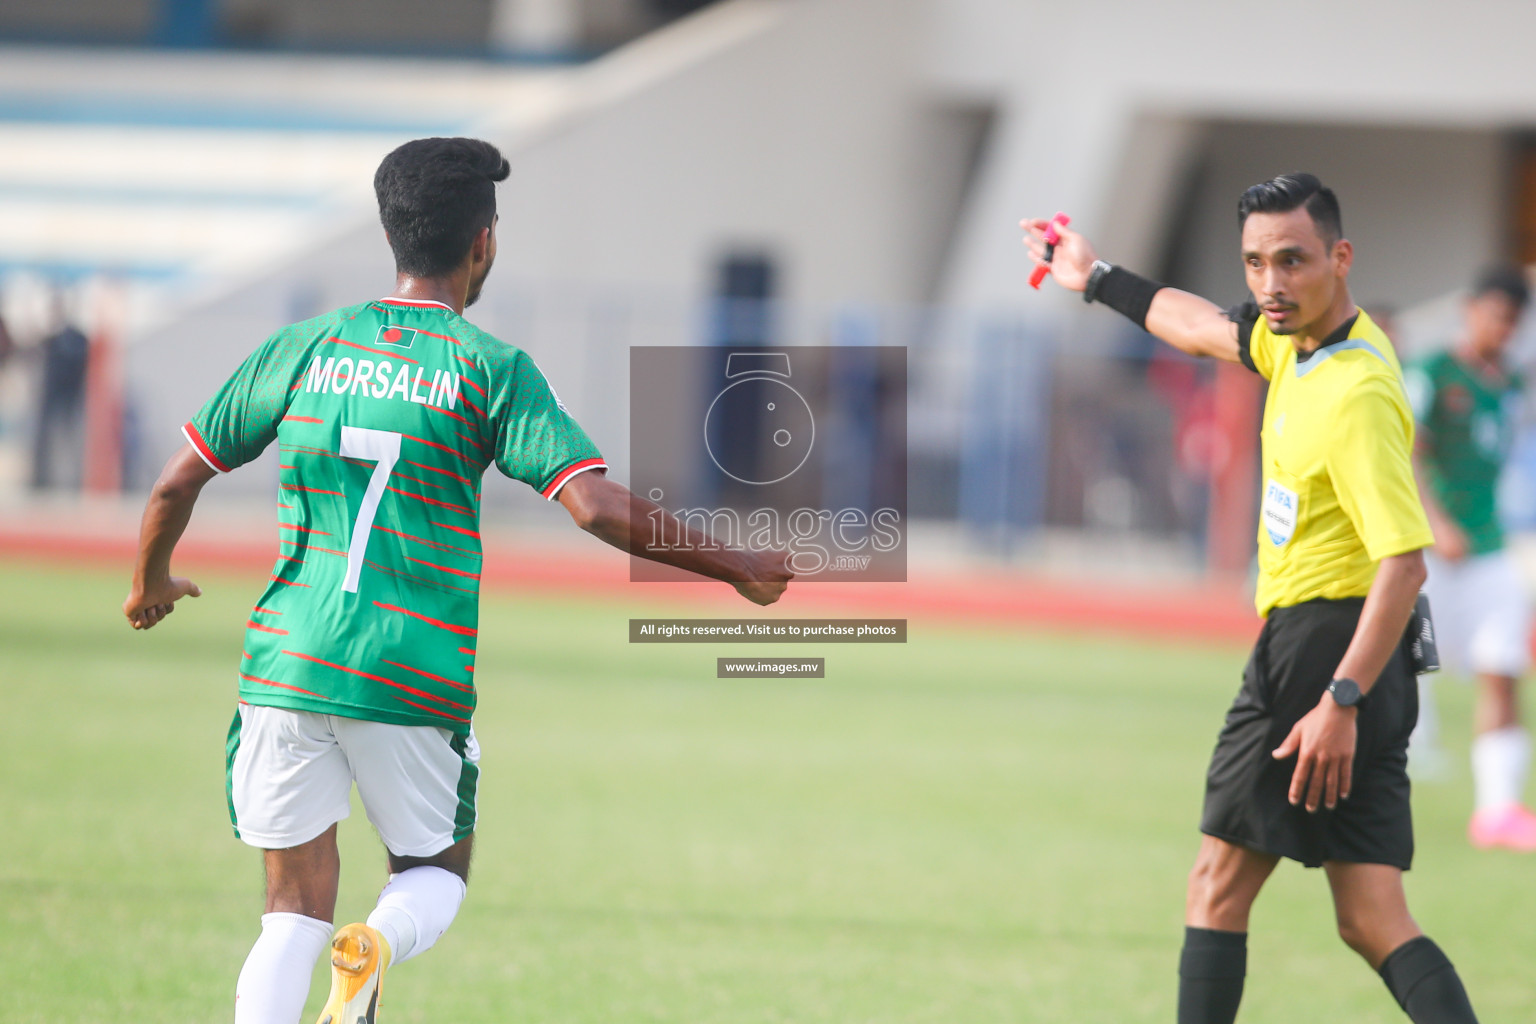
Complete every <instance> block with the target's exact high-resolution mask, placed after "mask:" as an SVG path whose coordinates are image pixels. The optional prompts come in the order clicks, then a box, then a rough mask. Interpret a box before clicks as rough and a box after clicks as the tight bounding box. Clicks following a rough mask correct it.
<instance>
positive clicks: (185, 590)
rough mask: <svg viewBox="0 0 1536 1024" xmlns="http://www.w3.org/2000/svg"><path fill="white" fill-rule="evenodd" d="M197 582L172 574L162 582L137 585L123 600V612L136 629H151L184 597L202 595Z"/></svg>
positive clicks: (174, 608) (173, 609)
mask: <svg viewBox="0 0 1536 1024" xmlns="http://www.w3.org/2000/svg"><path fill="white" fill-rule="evenodd" d="M202 596H203V591H202V588H201V587H199V586H198V585H197V584H196V583H193V582H192V581H191V580H189V579H186V578H185V577H182V576H171V577H168V578H167V579H165V580H164V581H163V582H161V583H157V584H153V585H143V586H135V587H134V588H133V591H132V592H131V593H129V595H128V599H127V600H125V601H124V602H123V614H124V615H126V616H127V617H128V624H129V625H131V626H132V627H133V628H134V629H149V628H150V627H151V626H153V625H154V624H155V623H157V622H159V621H160V620H161V619H163V618H165V617H166V616H167V615H169V614H171V612H173V611H175V610H176V602H177V601H180V600H181V599H182V598H184V597H202Z"/></svg>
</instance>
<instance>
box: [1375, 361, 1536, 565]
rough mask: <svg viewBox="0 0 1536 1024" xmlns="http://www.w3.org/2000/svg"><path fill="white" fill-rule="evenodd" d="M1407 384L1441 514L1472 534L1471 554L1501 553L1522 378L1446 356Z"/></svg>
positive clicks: (1417, 370) (1418, 368)
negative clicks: (1504, 477) (1507, 466)
mask: <svg viewBox="0 0 1536 1024" xmlns="http://www.w3.org/2000/svg"><path fill="white" fill-rule="evenodd" d="M1404 383H1405V384H1406V385H1407V388H1408V396H1409V400H1410V401H1411V402H1412V403H1413V412H1414V417H1415V418H1416V419H1417V420H1418V422H1419V430H1418V437H1419V449H1420V453H1421V457H1422V459H1423V462H1424V466H1425V469H1426V470H1427V475H1428V477H1429V485H1430V487H1431V488H1432V489H1433V490H1434V494H1435V497H1436V498H1438V499H1439V501H1440V506H1441V508H1443V509H1445V511H1446V514H1447V515H1449V516H1450V517H1451V519H1452V520H1453V521H1454V522H1455V523H1456V525H1457V526H1460V527H1461V529H1462V530H1463V532H1465V533H1466V535H1467V542H1468V544H1469V546H1470V549H1471V553H1472V554H1474V555H1481V554H1487V553H1489V552H1492V551H1498V550H1499V549H1500V548H1502V547H1503V546H1504V528H1503V525H1502V524H1501V523H1500V521H1499V501H1498V495H1499V477H1500V474H1501V473H1502V472H1503V469H1504V462H1505V459H1506V458H1508V456H1509V450H1510V447H1511V445H1512V444H1513V443H1514V437H1515V428H1516V425H1517V423H1516V421H1517V413H1516V409H1517V405H1518V400H1519V396H1520V391H1521V388H1522V382H1521V380H1520V378H1519V377H1518V376H1515V375H1514V374H1506V375H1504V376H1502V377H1489V376H1485V375H1484V374H1482V373H1479V372H1478V371H1476V370H1474V369H1472V368H1471V367H1468V366H1466V365H1465V364H1463V363H1462V362H1461V360H1459V359H1457V358H1456V356H1455V354H1454V353H1452V352H1449V351H1446V352H1438V353H1436V354H1435V355H1432V356H1429V357H1428V358H1426V359H1423V360H1421V361H1419V362H1417V363H1415V364H1414V365H1412V366H1410V367H1409V368H1408V370H1407V371H1406V372H1405V374H1404Z"/></svg>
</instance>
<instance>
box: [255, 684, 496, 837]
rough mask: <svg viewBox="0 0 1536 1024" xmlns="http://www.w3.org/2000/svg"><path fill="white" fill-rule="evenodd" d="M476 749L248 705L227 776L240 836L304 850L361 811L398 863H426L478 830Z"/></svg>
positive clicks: (389, 728)
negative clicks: (354, 798)
mask: <svg viewBox="0 0 1536 1024" xmlns="http://www.w3.org/2000/svg"><path fill="white" fill-rule="evenodd" d="M479 764H480V745H479V744H478V743H476V742H475V737H474V734H473V733H470V734H469V735H468V736H463V737H460V736H455V735H454V734H453V733H452V732H450V731H449V730H447V729H439V728H435V727H433V726H427V725H389V724H386V723H383V722H365V721H363V720H361V719H357V718H342V717H340V716H337V715H321V714H315V713H314V712H309V711H290V710H288V709H287V708H268V707H259V706H256V705H253V704H246V703H244V702H243V701H242V702H241V703H240V706H239V707H238V708H237V709H236V711H235V718H234V721H232V722H231V723H230V726H229V743H228V748H227V758H226V769H227V785H228V793H229V818H230V822H231V823H232V824H233V825H234V826H235V835H236V836H238V837H239V838H240V839H241V840H243V841H245V842H246V843H249V844H250V845H252V846H256V847H260V848H261V849H264V850H285V849H287V848H289V847H291V846H298V845H300V844H301V843H307V842H309V841H310V840H311V839H314V838H315V837H316V836H318V835H320V834H321V833H322V832H324V831H325V830H326V829H328V828H330V827H331V826H332V825H334V824H335V823H336V822H338V821H340V820H341V819H343V818H345V817H346V816H347V815H348V814H349V813H350V811H351V795H352V783H353V782H354V781H356V783H357V792H358V796H360V797H361V798H362V801H363V810H364V811H365V812H366V813H367V815H368V820H369V821H370V822H371V823H372V824H373V827H374V828H376V829H378V831H379V838H381V839H382V840H384V846H385V847H386V848H387V849H388V850H389V852H390V853H393V854H394V855H396V856H397V857H430V856H432V855H433V854H436V853H441V852H442V851H443V850H446V849H447V848H448V847H450V846H452V845H453V844H454V843H456V842H458V841H459V840H460V839H463V838H464V837H465V836H467V835H469V834H470V833H471V832H473V831H474V830H475V791H476V787H477V785H478V783H479V781H480V767H479Z"/></svg>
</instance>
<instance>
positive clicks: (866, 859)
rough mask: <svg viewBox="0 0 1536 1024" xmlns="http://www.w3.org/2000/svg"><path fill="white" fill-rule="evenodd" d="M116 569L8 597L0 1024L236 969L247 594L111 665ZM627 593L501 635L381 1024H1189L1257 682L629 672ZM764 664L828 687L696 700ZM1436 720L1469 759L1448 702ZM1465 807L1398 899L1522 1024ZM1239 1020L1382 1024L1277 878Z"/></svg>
mask: <svg viewBox="0 0 1536 1024" xmlns="http://www.w3.org/2000/svg"><path fill="white" fill-rule="evenodd" d="M126 568H127V567H126V566H125V567H122V568H121V569H120V570H118V571H106V570H101V571H97V570H87V569H70V568H64V569H58V568H47V567H44V566H43V565H42V564H41V563H37V562H31V563H22V562H9V563H4V564H0V577H3V579H4V581H5V586H4V587H3V588H0V924H3V927H0V1021H4V1022H7V1024H9V1022H18V1024H19V1022H29V1024H30V1022H38V1024H70V1022H84V1021H90V1022H112V1024H135V1022H155V1024H163V1022H215V1021H227V1020H228V1019H229V1017H230V1012H231V999H232V993H233V988H234V980H235V976H236V974H237V972H238V971H239V968H240V964H241V962H242V960H243V959H244V956H245V953H246V950H247V949H248V947H249V944H250V942H251V941H252V939H253V938H254V937H255V935H256V931H257V927H258V915H259V913H260V910H261V874H260V858H259V855H258V854H257V853H256V852H254V851H252V850H250V849H248V848H247V847H245V846H244V845H242V844H241V843H239V842H237V841H236V840H235V839H234V838H233V837H232V836H231V834H230V830H229V827H228V824H227V819H226V817H225V810H224V807H225V804H224V780H223V743H224V732H225V728H226V727H227V724H228V721H229V717H230V714H231V711H232V709H233V701H234V697H233V682H234V671H235V666H236V662H237V659H238V656H239V650H240V634H241V627H242V623H243V622H244V619H245V617H246V616H245V612H246V610H247V609H248V608H249V606H250V603H251V601H252V600H253V599H254V598H255V596H256V586H257V584H256V583H255V582H254V581H252V580H249V579H238V578H231V577H218V576H210V577H206V578H202V579H200V582H202V584H203V585H204V588H205V590H206V596H205V597H203V598H202V599H201V600H200V601H195V602H185V603H184V604H183V605H182V606H181V608H180V609H179V610H178V611H177V612H176V614H175V615H174V616H172V617H171V619H170V620H168V621H167V622H166V623H165V624H164V625H162V626H161V627H159V628H157V629H155V630H154V631H153V632H151V633H148V634H135V633H133V632H132V631H130V630H129V629H128V628H127V627H126V626H125V625H124V623H123V621H122V618H121V615H120V613H119V612H118V610H117V609H118V605H119V603H120V602H121V600H122V596H123V592H124V590H125V587H126V582H127V580H126ZM635 591H636V593H635V594H634V595H627V596H626V597H625V598H623V599H622V600H620V599H610V600H606V601H603V600H592V601H578V600H574V599H543V598H540V599H526V598H523V599H518V598H510V597H504V596H493V597H490V598H489V599H488V600H487V601H486V606H485V609H484V614H483V617H482V621H481V627H482V637H481V656H480V660H479V666H480V671H479V685H480V692H481V707H480V713H479V715H478V716H477V719H476V725H477V732H478V734H479V737H480V741H481V744H482V747H483V748H484V760H483V765H482V767H483V773H484V774H483V779H482V789H481V803H480V812H481V815H480V831H479V839H478V843H479V850H478V855H477V859H476V863H475V872H474V876H473V878H472V882H471V886H470V893H469V899H468V901H467V902H466V904H465V906H464V910H463V912H462V913H461V915H460V916H459V919H458V921H457V923H456V924H455V926H454V928H453V930H452V931H450V932H449V933H448V935H447V936H446V937H445V938H444V939H443V941H442V942H441V943H440V944H439V945H438V946H437V947H436V948H435V949H434V950H432V951H431V952H430V953H428V954H427V955H426V956H424V957H422V958H420V959H418V960H415V961H412V962H410V963H408V964H405V965H403V966H402V967H401V968H400V969H399V970H397V971H395V972H393V973H392V974H391V975H390V977H389V979H388V983H387V985H386V988H385V995H384V1001H383V1004H382V1011H381V1020H382V1021H384V1022H386V1024H404V1022H425V1021H447V1020H483V1021H498V1022H499V1021H516V1022H520V1024H546V1022H547V1024H556V1022H558V1024H587V1022H592V1024H596V1022H613V1024H644V1022H677V1024H776V1022H804V1024H823V1022H824V1024H852V1022H870V1024H873V1022H882V1024H885V1022H888V1024H958V1022H966V1024H969V1022H991V1021H996V1022H1014V1021H1020V1022H1028V1021H1042V1022H1044V1021H1073V1022H1077V1024H1092V1022H1103V1024H1126V1022H1139V1021H1148V1022H1164V1021H1171V1020H1172V1019H1173V1002H1174V992H1175V988H1174V986H1175V978H1174V970H1175V962H1176V959H1177V952H1178V945H1179V940H1180V928H1181V915H1182V902H1183V886H1184V876H1185V872H1186V871H1187V869H1188V866H1189V862H1190V860H1191V858H1192V856H1193V854H1194V851H1195V846H1196V842H1197V836H1196V832H1195V821H1196V816H1197V813H1198V810H1199V805H1200V794H1201V781H1202V774H1203V770H1204V764H1205V759H1206V757H1207V755H1208V753H1209V751H1210V748H1211V744H1212V742H1213V740H1214V738H1215V733H1216V729H1217V727H1218V725H1219V723H1220V720H1221V715H1222V713H1223V711H1224V709H1225V706H1226V703H1227V702H1228V700H1229V699H1230V698H1231V696H1232V694H1233V692H1234V691H1235V689H1236V686H1237V680H1238V673H1239V671H1240V669H1241V666H1242V660H1243V654H1244V652H1243V651H1241V650H1239V649H1235V648H1225V649H1223V648H1215V649H1212V648H1186V647H1180V646H1175V645H1172V644H1161V645H1158V644H1145V643H1136V642H1130V641H1114V640H1105V639H1102V638H1084V637H1072V636H1062V635H1046V634H1043V633H1034V632H1029V631H1024V630H1020V631H1017V632H1012V633H1004V632H982V631H962V630H957V629H943V628H940V627H938V626H937V625H934V624H929V623H924V622H922V621H920V620H918V621H914V622H913V625H912V631H911V642H910V643H909V644H907V645H905V646H900V647H899V646H865V647H856V646H851V645H849V646H839V645H827V646H826V647H825V648H816V649H811V648H784V647H780V648H770V649H766V650H765V649H761V648H757V649H753V648H745V647H739V648H717V647H713V646H695V645H679V646H670V645H655V646H649V645H648V646H640V647H631V646H630V645H628V644H627V643H626V642H625V635H626V629H625V625H626V623H625V620H626V619H627V617H628V616H630V615H631V614H655V613H657V612H658V610H657V609H655V608H652V607H649V606H647V605H646V604H644V591H643V589H642V588H635ZM662 611H665V610H662ZM748 611H749V610H748V609H747V606H746V605H742V606H741V612H740V614H744V615H745V614H748ZM754 650H755V651H757V652H759V653H773V654H781V655H782V654H799V653H804V654H808V655H825V656H826V657H827V659H828V671H827V678H826V679H823V680H794V681H776V680H740V679H737V680H718V679H715V678H714V674H715V673H714V658H715V657H716V656H717V655H720V654H726V653H752V652H753V651H754ZM1440 693H1441V706H1442V708H1443V711H1444V717H1445V719H1446V732H1447V734H1448V736H1449V737H1450V739H1451V742H1452V747H1453V749H1454V751H1455V752H1456V753H1457V754H1458V756H1461V755H1463V754H1464V751H1465V746H1466V742H1465V736H1466V730H1467V719H1468V709H1469V704H1470V694H1469V693H1468V692H1467V690H1466V688H1465V687H1461V686H1458V685H1453V684H1442V685H1441V687H1440ZM1468 800H1469V796H1468V782H1467V779H1466V771H1465V769H1462V770H1461V772H1460V776H1459V777H1458V778H1456V779H1454V780H1453V781H1451V782H1449V783H1445V784H1440V785H1435V786H1428V785H1426V786H1422V787H1420V789H1419V791H1418V793H1417V794H1416V796H1415V809H1416V812H1417V814H1418V824H1419V859H1418V864H1417V867H1416V869H1415V871H1414V872H1413V873H1412V874H1410V876H1409V895H1410V900H1411V902H1412V904H1413V906H1414V908H1415V910H1416V912H1417V914H1418V915H1419V919H1420V922H1421V923H1422V924H1423V925H1424V927H1425V928H1426V929H1427V930H1428V931H1429V932H1430V933H1431V934H1432V935H1434V936H1435V937H1436V938H1437V939H1438V940H1439V941H1440V943H1441V944H1442V945H1443V946H1444V947H1445V948H1446V949H1447V951H1448V952H1449V953H1450V955H1451V957H1452V958H1453V959H1454V960H1455V961H1456V962H1457V964H1458V965H1459V967H1460V968H1461V970H1462V972H1463V976H1464V977H1465V978H1466V980H1467V983H1468V987H1469V989H1470V990H1471V992H1472V995H1473V999H1474V1002H1475V1003H1476V1004H1477V1006H1478V1008H1479V1011H1480V1013H1481V1015H1482V1018H1483V1020H1484V1021H1488V1022H1497V1021H1514V1020H1521V1019H1528V1015H1529V1011H1530V1007H1531V1006H1532V1005H1533V1002H1536V981H1533V980H1532V975H1531V972H1530V970H1529V956H1530V950H1531V949H1532V948H1536V915H1533V914H1532V913H1531V912H1530V907H1531V897H1530V873H1531V870H1532V868H1533V867H1536V861H1533V860H1532V859H1530V858H1525V859H1522V858H1519V857H1516V856H1514V855H1508V854H1500V853H1492V854H1489V853H1475V852H1474V851H1472V850H1470V849H1469V848H1468V847H1467V846H1466V844H1465V841H1464V839H1463V829H1464V825H1465V813H1466V809H1467V806H1468ZM341 834H342V856H343V881H342V890H341V900H340V907H339V910H338V916H339V917H340V919H341V920H342V921H347V920H353V919H359V918H362V917H363V916H365V915H366V913H367V911H368V910H369V909H370V908H371V906H372V901H373V898H374V896H375V895H376V893H377V890H378V887H379V886H380V885H381V884H382V882H383V875H384V869H383V863H382V855H381V852H380V850H379V847H378V841H377V839H376V838H375V837H374V836H373V834H372V832H371V831H370V830H369V828H368V827H367V824H366V822H365V821H364V820H363V818H362V816H361V811H360V809H356V808H355V809H354V813H353V817H352V818H350V819H349V820H348V821H346V822H345V823H344V824H343V825H342V833H341ZM326 987H327V981H326V977H325V975H324V973H322V972H321V971H318V970H317V972H316V982H315V986H314V989H313V990H312V992H311V997H310V1009H309V1010H308V1011H306V1012H307V1013H313V1012H316V1011H317V1010H318V1005H319V1002H320V1001H321V999H323V996H324V993H325V991H326ZM311 1019H312V1018H311ZM1241 1019H1242V1020H1243V1022H1244V1024H1260V1022H1287V1024H1290V1022H1295V1021H1298V1020H1309V1019H1315V1020H1348V1021H1351V1022H1356V1024H1367V1022H1388V1021H1391V1022H1396V1021H1400V1020H1402V1019H1403V1018H1402V1016H1401V1015H1400V1013H1399V1012H1398V1010H1397V1008H1396V1006H1395V1005H1394V1004H1393V1003H1392V1001H1391V999H1390V997H1389V996H1388V994H1387V992H1386V990H1385V988H1384V986H1383V985H1382V984H1381V982H1380V981H1379V980H1378V979H1377V978H1376V977H1375V976H1374V975H1373V974H1372V973H1371V972H1370V971H1369V970H1368V969H1367V968H1366V967H1365V966H1364V965H1363V964H1362V963H1360V962H1359V961H1358V960H1357V959H1356V958H1355V957H1354V955H1353V954H1351V953H1350V952H1348V951H1347V950H1346V949H1345V947H1344V946H1343V945H1342V944H1341V943H1340V942H1339V941H1338V940H1337V938H1336V937H1335V935H1334V933H1333V931H1332V924H1331V913H1330V908H1329V904H1328V900H1327V895H1326V885H1325V884H1324V880H1323V878H1322V877H1321V875H1320V874H1318V873H1316V872H1307V871H1304V870H1302V869H1300V868H1298V867H1296V866H1294V865H1287V866H1285V867H1283V868H1282V869H1281V870H1280V871H1279V872H1278V873H1277V875H1276V877H1275V879H1274V881H1273V882H1272V883H1271V886H1270V888H1269V890H1268V891H1266V893H1265V894H1264V896H1263V897H1262V898H1261V900H1260V902H1259V905H1258V907H1257V909H1256V912H1255V919H1254V935H1253V940H1252V953H1251V958H1250V978H1249V984H1248V990H1247V995H1246V998H1245V1004H1244V1010H1243V1014H1242V1018H1241Z"/></svg>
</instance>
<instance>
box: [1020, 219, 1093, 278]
mask: <svg viewBox="0 0 1536 1024" xmlns="http://www.w3.org/2000/svg"><path fill="white" fill-rule="evenodd" d="M1050 223H1051V222H1050V221H1048V220H1023V221H1020V222H1019V227H1021V228H1023V229H1024V231H1025V235H1024V244H1025V245H1027V246H1029V255H1030V256H1031V257H1033V258H1034V261H1035V263H1036V264H1038V265H1041V266H1049V267H1050V268H1051V277H1053V278H1055V279H1056V283H1057V284H1059V285H1061V286H1062V287H1063V288H1066V289H1069V290H1071V291H1074V292H1080V291H1082V290H1083V289H1084V288H1087V287H1088V275H1089V274H1090V273H1092V272H1093V261H1094V260H1096V259H1098V258H1099V257H1098V255H1097V254H1095V253H1094V251H1093V246H1091V245H1089V244H1088V239H1086V238H1084V237H1083V236H1082V235H1080V234H1078V233H1077V232H1076V231H1073V230H1072V229H1071V228H1068V227H1066V226H1064V225H1062V224H1061V223H1060V222H1059V221H1058V222H1057V224H1056V233H1057V234H1058V235H1059V236H1060V238H1059V240H1058V241H1057V242H1056V249H1055V252H1054V253H1053V254H1052V256H1051V260H1050V263H1049V264H1047V263H1046V260H1045V229H1046V227H1047V226H1048V225H1049V224H1050Z"/></svg>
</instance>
